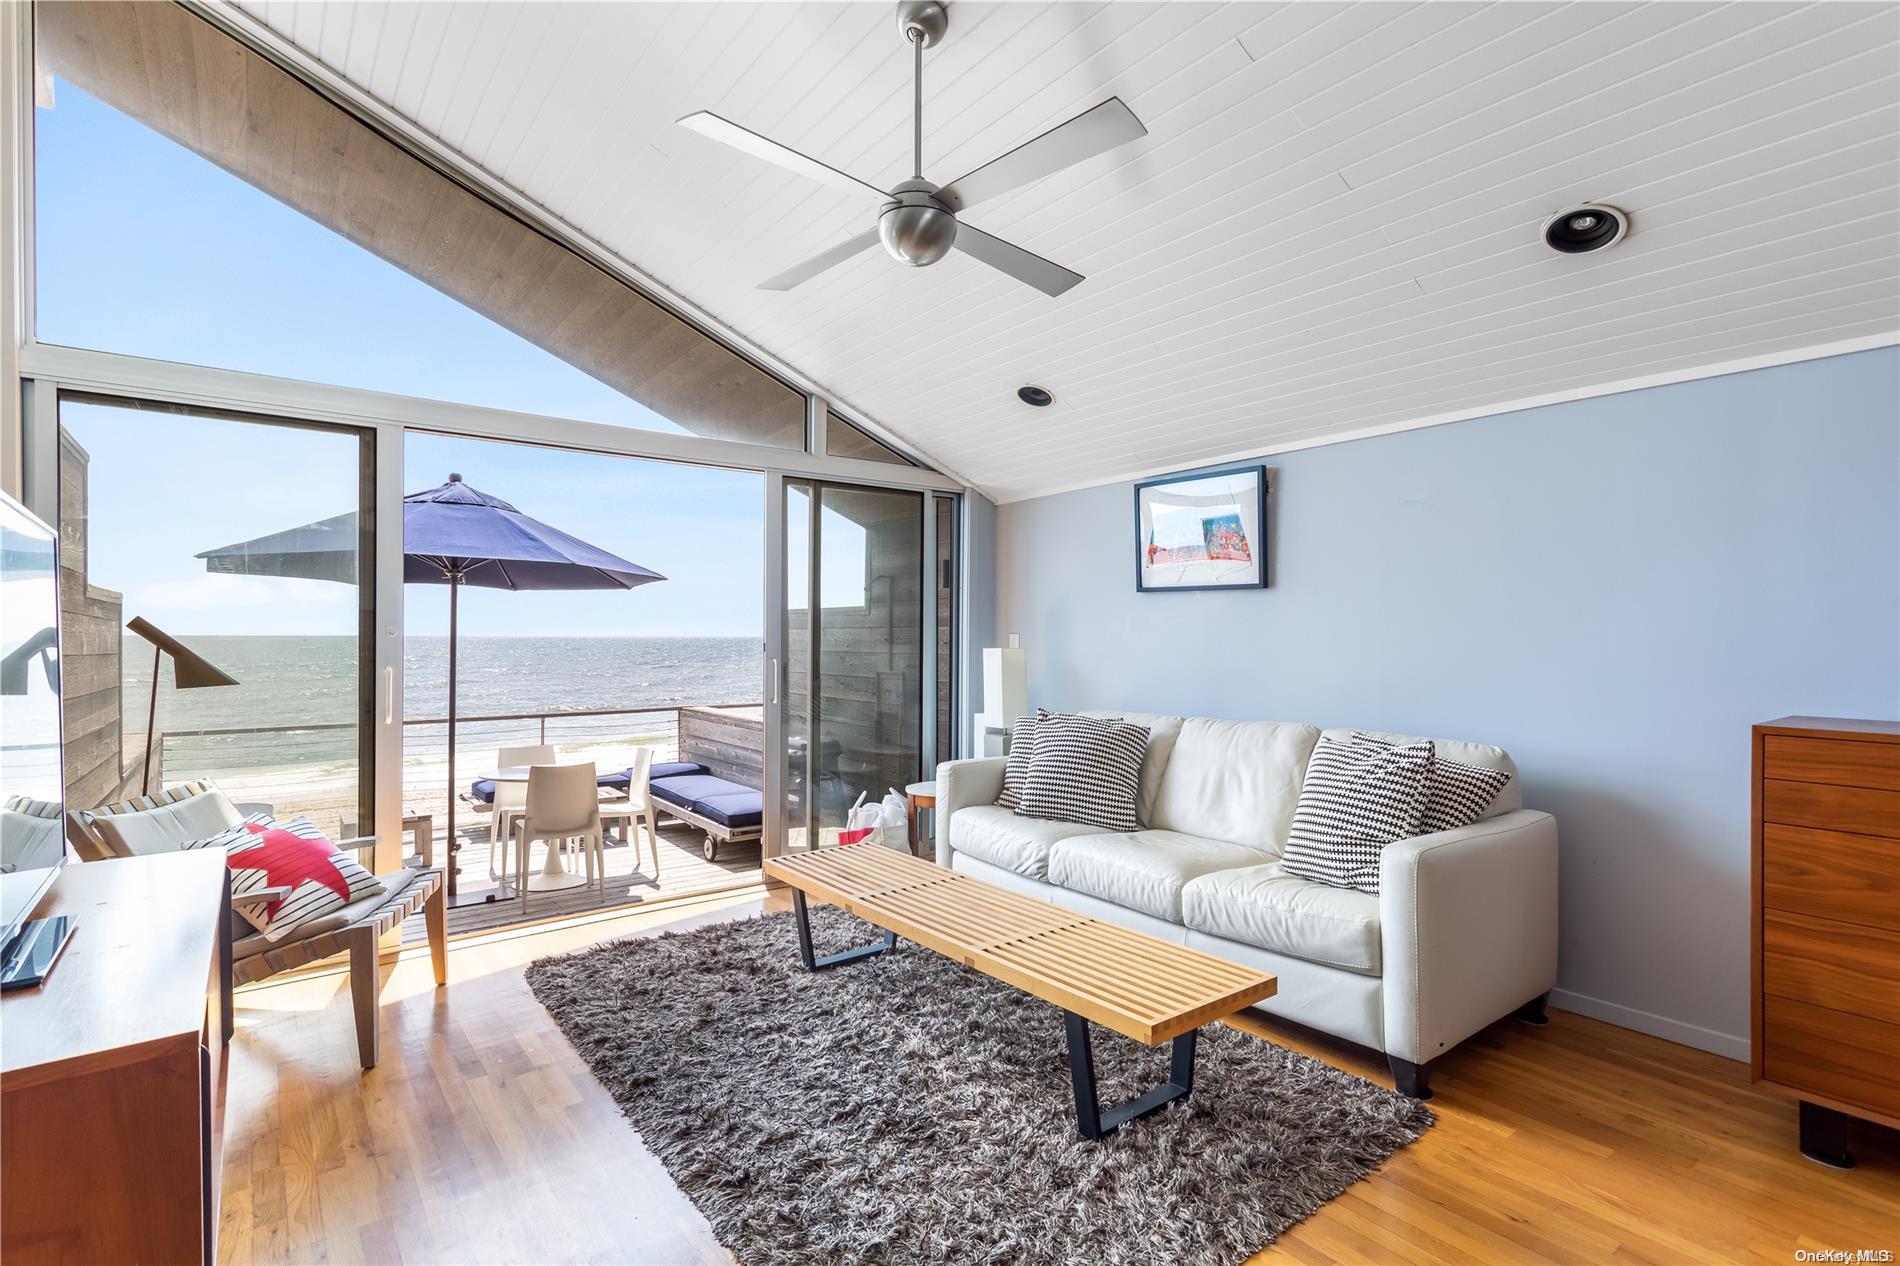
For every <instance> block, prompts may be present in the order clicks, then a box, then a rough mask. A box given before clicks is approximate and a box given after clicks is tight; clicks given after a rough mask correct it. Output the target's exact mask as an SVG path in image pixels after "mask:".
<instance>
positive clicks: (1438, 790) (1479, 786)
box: [1418, 756, 1511, 835]
mask: <svg viewBox="0 0 1900 1266" xmlns="http://www.w3.org/2000/svg"><path fill="white" fill-rule="evenodd" d="M1510 781H1511V771H1510V770H1508V769H1486V768H1485V767H1484V766H1482V765H1467V764H1465V763H1464V762H1463V761H1456V760H1446V759H1445V758H1444V757H1442V756H1439V757H1437V758H1435V759H1434V760H1433V761H1432V786H1431V793H1430V794H1429V795H1428V796H1426V798H1425V814H1424V816H1423V817H1422V818H1421V819H1420V820H1419V824H1418V830H1419V834H1421V835H1430V834H1431V833H1433V832H1434V831H1456V830H1457V829H1458V828H1459V827H1461V826H1470V825H1471V824H1472V823H1473V822H1476V821H1477V820H1478V819H1479V818H1480V817H1481V816H1483V814H1484V811H1485V810H1486V809H1489V808H1490V807H1491V802H1492V801H1493V800H1496V799H1497V798H1498V793H1499V792H1500V791H1503V790H1504V785H1505V784H1506V783H1508V782H1510Z"/></svg>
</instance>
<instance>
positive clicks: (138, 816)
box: [66, 782, 449, 1068]
mask: <svg viewBox="0 0 1900 1266" xmlns="http://www.w3.org/2000/svg"><path fill="white" fill-rule="evenodd" d="M245 807H246V808H250V809H256V808H258V807H259V806H251V805H247V806H245ZM66 816H67V827H68V835H69V836H70V838H71V839H72V841H73V847H74V850H75V851H76V852H77V853H78V854H79V856H80V857H81V858H83V859H84V860H86V861H89V862H90V861H103V860H107V859H110V858H114V857H131V856H137V855H140V854H147V853H162V852H175V851H177V850H178V849H180V848H182V847H183V846H184V845H185V844H188V843H190V842H191V841H193V840H201V839H206V838H208V837H210V836H212V835H216V834H217V833H218V832H219V831H222V830H226V829H229V828H230V827H233V826H236V825H238V824H239V823H240V822H242V821H243V820H244V818H243V815H242V814H240V813H239V812H238V809H237V806H235V805H233V804H232V803H231V801H230V800H229V799H227V798H226V796H225V795H224V793H223V792H221V791H219V790H218V789H217V788H216V787H214V786H212V785H211V784H210V783H208V782H197V783H186V784H184V785H182V786H178V787H171V788H167V789H166V790H164V791H161V792H159V793H157V794H155V795H150V796H141V797H139V798H138V799H137V800H128V801H124V802H121V803H119V804H113V805H107V806H104V807H103V808H99V809H94V810H91V811H90V812H80V811H78V810H74V811H73V812H71V813H68V814H67V815H66ZM375 843H376V841H375V839H374V838H373V837H361V838H357V839H351V840H341V841H338V843H337V847H338V848H341V849H346V850H354V851H355V852H356V854H357V856H358V857H359V858H360V859H361V860H362V863H363V865H364V866H365V867H366V868H373V866H374V862H373V858H372V856H371V852H372V850H373V849H374V846H375ZM377 878H378V879H380V880H381V881H382V883H383V888H384V891H383V892H381V893H378V894H376V895H375V896H371V897H365V898H363V899H362V900H361V901H357V902H354V903H352V904H350V905H347V906H344V907H343V908H342V909H341V910H338V911H336V912H335V913H333V914H328V915H325V916H323V917H321V918H317V919H312V920H310V921H309V922H308V923H305V924H303V925H302V926H301V927H299V928H297V929H296V930H295V931H293V932H292V933H291V934H290V935H289V936H288V937H286V938H285V939H283V940H280V941H275V942H273V941H267V940H265V939H264V936H263V934H262V933H260V932H258V931H257V930H256V929H255V928H254V927H253V926H252V925H251V924H250V923H249V922H248V921H246V920H245V919H244V918H243V917H242V915H241V914H239V910H240V909H242V908H244V907H247V906H251V905H263V904H268V903H269V902H272V901H275V900H277V899H278V898H280V897H283V896H286V895H288V890H287V889H282V888H271V889H266V890H264V891H262V892H255V893H247V894H243V895H234V896H233V897H232V899H231V907H232V908H231V914H230V918H231V920H232V923H231V940H232V946H231V958H232V963H231V978H232V983H233V984H239V985H245V984H251V983H253V982H255V981H259V980H265V979H268V978H269V977H271V976H275V975H277V974H278V973H279V972H285V971H289V970H291V969H292V968H296V967H302V966H304V965H305V964H307V963H314V962H318V961H320V960H322V959H326V958H331V957H334V956H335V955H338V954H343V953H346V952H347V953H348V954H349V956H350V999H351V1002H352V1003H353V1004H354V1007H355V1012H356V1048H357V1055H358V1056H359V1058H360V1059H361V1061H362V1065H363V1067H364V1068H374V1067H376V1060H377V1057H378V1054H379V1037H380V1026H379V1025H378V1024H377V1019H376V1002H377V995H378V993H379V992H380V990H381V985H382V978H381V967H380V960H379V952H378V943H379V942H380V940H381V939H382V936H383V934H384V933H385V932H387V931H389V929H391V928H393V927H395V926H396V925H397V924H398V923H401V922H402V921H403V920H404V919H406V918H408V917H409V916H410V915H412V914H414V913H415V912H416V911H417V910H421V911H422V913H423V918H424V920H425V922H426V923H427V925H428V931H429V957H430V960H431V962H432V963H433V965H434V967H435V983H436V984H437V985H438V986H441V985H446V984H447V983H448V979H449V977H448V942H447V934H448V928H447V922H448V918H447V916H448V907H447V902H446V898H445V896H444V892H443V877H442V872H441V871H439V870H412V869H410V868H408V867H404V868H403V869H402V870H400V871H395V872H392V873H390V874H386V875H378V876H377Z"/></svg>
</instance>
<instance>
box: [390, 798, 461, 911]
mask: <svg viewBox="0 0 1900 1266" xmlns="http://www.w3.org/2000/svg"><path fill="white" fill-rule="evenodd" d="M402 829H403V830H404V831H405V832H407V833H408V834H409V835H410V836H412V837H413V838H414V840H415V845H416V856H417V858H419V859H420V860H421V862H422V864H423V866H424V867H425V868H427V869H429V870H434V869H435V815H434V814H433V813H407V812H405V813H404V814H403V815H402ZM460 851H461V850H460V849H459V848H458V847H456V844H455V841H453V840H451V841H449V852H450V853H451V854H454V853H458V852H460ZM456 860H457V859H455V858H453V857H451V858H450V864H449V867H448V871H449V874H448V880H449V896H451V897H453V896H454V895H455V876H456V875H457V874H459V873H461V869H462V868H461V867H460V866H457V865H455V864H454V863H455V861H456Z"/></svg>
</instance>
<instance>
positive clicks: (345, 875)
mask: <svg viewBox="0 0 1900 1266" xmlns="http://www.w3.org/2000/svg"><path fill="white" fill-rule="evenodd" d="M185 847H186V848H222V849H224V850H225V862H226V864H227V865H229V866H230V868H231V895H232V896H242V895H244V894H245V893H250V892H258V891H260V890H262V889H265V888H289V889H290V895H289V896H287V897H284V898H282V899H281V900H278V901H273V902H270V903H269V904H267V905H255V904H253V905H247V906H240V907H239V909H238V912H239V913H240V914H242V915H243V916H244V917H245V918H246V919H247V920H249V921H250V923H251V924H252V925H253V926H255V927H256V928H257V930H258V931H259V932H262V933H263V934H264V939H265V940H268V941H281V940H283V939H284V938H285V937H286V936H289V935H290V934H291V933H292V932H294V931H296V930H297V928H298V927H300V926H301V925H303V924H305V923H308V922H310V921H311V920H312V919H320V918H322V917H324V916H325V915H328V914H335V913H336V912H337V911H338V910H341V909H342V908H343V907H344V906H347V905H349V904H350V903H351V902H354V901H361V900H362V899H363V898H364V897H373V896H376V895H377V894H378V893H381V892H384V891H386V889H385V888H384V887H383V882H382V880H380V879H378V878H376V876H374V875H372V874H370V873H369V872H368V871H367V870H365V869H363V867H362V866H361V865H360V864H359V863H358V862H357V861H356V859H355V858H353V857H351V856H350V855H349V854H347V853H342V852H338V851H337V847H336V845H335V844H332V843H331V842H330V840H329V837H327V836H326V835H324V833H323V832H322V831H319V830H318V829H317V828H316V827H315V826H313V825H311V822H310V819H309V818H305V817H295V818H292V819H290V821H288V822H279V821H278V820H277V819H275V818H273V817H271V816H270V815H269V814H268V813H253V814H252V815H251V816H250V817H248V818H246V819H245V820H244V821H242V822H240V823H239V824H238V825H236V826H234V827H232V828H231V829H229V830H227V831H220V832H218V833H217V834H216V835H213V836H211V837H210V838H208V839H202V840H194V841H193V842H191V843H190V844H187V845H185Z"/></svg>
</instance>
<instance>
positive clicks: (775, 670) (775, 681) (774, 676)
mask: <svg viewBox="0 0 1900 1266" xmlns="http://www.w3.org/2000/svg"><path fill="white" fill-rule="evenodd" d="M772 706H773V707H775V708H776V707H777V706H778V660H776V659H774V660H773V661H772Z"/></svg>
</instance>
